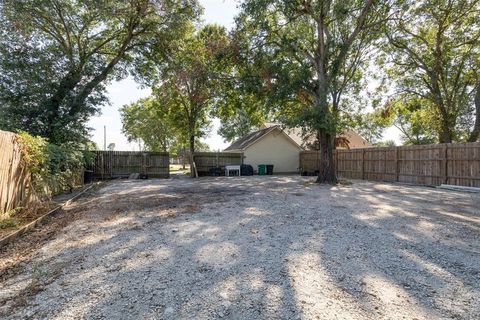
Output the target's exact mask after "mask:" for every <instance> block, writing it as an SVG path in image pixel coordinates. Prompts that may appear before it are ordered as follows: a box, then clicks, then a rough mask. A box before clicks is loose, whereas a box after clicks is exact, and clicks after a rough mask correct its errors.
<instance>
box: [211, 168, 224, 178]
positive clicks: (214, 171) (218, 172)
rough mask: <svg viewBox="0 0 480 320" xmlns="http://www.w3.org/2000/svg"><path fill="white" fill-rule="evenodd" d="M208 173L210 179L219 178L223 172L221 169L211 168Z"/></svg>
mask: <svg viewBox="0 0 480 320" xmlns="http://www.w3.org/2000/svg"><path fill="white" fill-rule="evenodd" d="M209 171H210V176H212V177H219V176H221V175H222V174H223V170H222V169H221V168H211V169H210V170H209Z"/></svg>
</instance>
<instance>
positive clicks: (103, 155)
mask: <svg viewBox="0 0 480 320" xmlns="http://www.w3.org/2000/svg"><path fill="white" fill-rule="evenodd" d="M92 153H93V163H92V164H91V166H90V167H89V169H90V170H92V171H93V175H94V178H96V179H114V178H127V177H128V176H130V174H132V173H140V174H146V175H148V177H149V178H168V177H169V175H170V170H169V166H170V156H169V154H168V152H134V151H132V152H130V151H92Z"/></svg>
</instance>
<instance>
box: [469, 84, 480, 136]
mask: <svg viewBox="0 0 480 320" xmlns="http://www.w3.org/2000/svg"><path fill="white" fill-rule="evenodd" d="M476 90H477V91H476V92H475V124H474V126H473V130H472V132H471V133H470V136H469V137H468V142H477V141H478V138H479V137H480V83H479V84H478V85H477V89H476Z"/></svg>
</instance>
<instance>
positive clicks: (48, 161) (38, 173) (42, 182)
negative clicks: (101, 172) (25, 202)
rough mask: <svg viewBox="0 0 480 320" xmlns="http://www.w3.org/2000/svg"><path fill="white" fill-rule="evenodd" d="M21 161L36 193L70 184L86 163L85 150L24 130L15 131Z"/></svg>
mask: <svg viewBox="0 0 480 320" xmlns="http://www.w3.org/2000/svg"><path fill="white" fill-rule="evenodd" d="M18 142H19V145H20V146H21V154H22V162H23V165H24V166H25V167H26V169H27V170H28V172H30V173H31V175H32V184H33V188H34V190H35V192H36V193H37V195H40V196H42V197H50V196H51V195H52V194H55V193H58V192H61V191H63V190H66V189H68V188H71V187H73V185H74V184H75V182H76V180H77V179H78V177H79V174H80V173H81V170H82V168H83V167H84V165H85V154H84V153H83V152H81V151H77V150H72V149H69V148H67V147H64V146H57V145H54V144H50V143H48V141H47V139H45V138H42V137H39V136H32V135H30V134H28V133H26V132H23V133H20V134H19V135H18Z"/></svg>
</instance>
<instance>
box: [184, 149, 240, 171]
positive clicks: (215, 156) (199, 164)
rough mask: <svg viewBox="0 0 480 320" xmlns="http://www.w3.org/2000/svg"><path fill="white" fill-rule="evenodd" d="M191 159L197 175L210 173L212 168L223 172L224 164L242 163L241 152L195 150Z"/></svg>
mask: <svg viewBox="0 0 480 320" xmlns="http://www.w3.org/2000/svg"><path fill="white" fill-rule="evenodd" d="M193 161H194V162H195V165H196V168H197V172H198V175H199V176H206V175H211V174H212V170H218V171H219V173H220V174H223V173H224V172H225V166H226V165H240V164H243V153H235V152H195V153H194V154H193Z"/></svg>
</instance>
